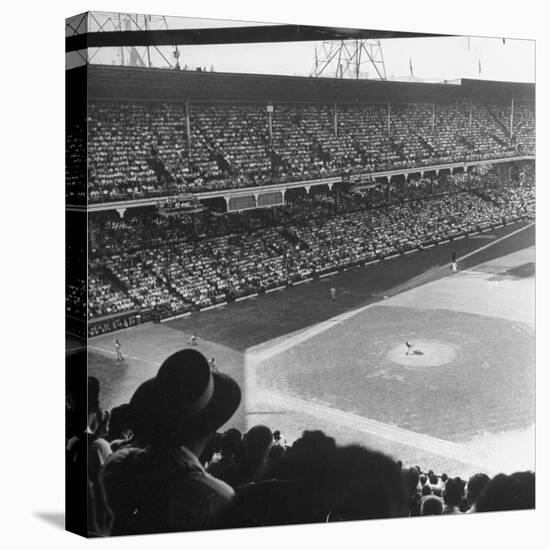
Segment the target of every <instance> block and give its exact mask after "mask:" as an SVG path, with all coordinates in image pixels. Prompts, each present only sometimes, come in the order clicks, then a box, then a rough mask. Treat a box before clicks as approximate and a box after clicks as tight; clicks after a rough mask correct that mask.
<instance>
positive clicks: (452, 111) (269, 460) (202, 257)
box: [66, 66, 535, 535]
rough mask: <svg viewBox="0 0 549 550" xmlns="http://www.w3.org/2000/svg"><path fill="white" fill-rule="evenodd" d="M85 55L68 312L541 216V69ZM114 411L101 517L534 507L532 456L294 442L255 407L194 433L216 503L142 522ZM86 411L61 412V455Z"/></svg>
mask: <svg viewBox="0 0 549 550" xmlns="http://www.w3.org/2000/svg"><path fill="white" fill-rule="evenodd" d="M88 70H89V71H90V76H91V77H92V78H91V79H90V83H91V84H90V94H89V99H88V105H87V118H86V120H85V121H78V122H76V123H74V124H72V125H71V126H70V127H69V128H68V132H67V188H66V189H67V203H68V205H69V206H70V207H72V208H73V209H74V210H78V209H79V207H82V206H83V205H87V211H88V227H87V229H88V249H87V256H88V258H87V259H88V264H87V281H86V280H85V278H84V276H83V275H82V273H83V272H82V269H81V267H82V266H71V265H70V262H71V258H70V254H69V255H68V264H69V265H68V276H67V328H68V330H69V331H72V332H74V333H77V334H80V335H85V336H89V337H93V336H97V335H100V334H103V333H106V332H111V331H116V330H118V329H123V328H128V327H131V326H134V325H137V324H142V323H146V322H159V321H161V320H166V319H171V318H174V317H177V316H180V315H185V314H189V313H190V312H193V313H194V312H199V311H200V310H201V309H204V308H209V307H212V306H216V305H220V304H228V307H230V303H231V302H233V301H235V300H238V299H240V298H243V297H246V296H251V295H261V294H262V293H265V292H267V291H269V290H271V289H274V288H280V287H287V286H291V285H294V284H296V283H298V282H300V281H304V280H311V279H313V280H314V279H315V278H318V277H320V276H322V275H323V274H326V273H334V272H337V271H341V270H344V269H347V268H349V267H355V266H363V265H367V264H369V263H370V262H374V261H383V260H384V259H385V258H389V257H393V256H394V255H396V254H402V253H405V252H408V251H411V250H419V251H421V250H422V249H423V248H426V247H431V246H433V245H437V244H438V243H441V242H447V241H448V240H451V239H455V238H458V237H459V238H462V237H463V236H467V235H469V234H470V233H476V232H478V231H482V230H485V229H489V228H494V227H496V226H498V227H499V226H500V225H502V224H509V223H514V222H517V221H519V220H525V219H534V217H535V175H534V174H535V156H534V155H535V127H534V126H535V125H534V120H535V111H534V103H533V86H529V85H512V84H507V83H487V84H482V83H478V82H475V81H469V82H462V83H461V85H449V84H448V85H428V84H419V85H415V84H403V83H387V82H370V83H368V82H366V83H358V82H356V83H355V82H352V83H341V82H333V83H331V84H330V82H329V79H326V80H325V82H320V81H317V82H314V83H313V84H311V82H310V80H311V79H303V78H290V77H280V78H278V79H277V78H274V77H270V76H266V77H261V76H257V75H252V76H250V75H247V76H240V75H223V74H218V73H207V74H195V73H192V72H189V73H187V72H186V71H180V72H168V71H160V72H158V71H157V72H155V71H151V70H146V69H129V68H115V67H93V66H90V67H89V68H88ZM151 75H152V76H151ZM126 77H127V78H126ZM326 82H328V83H326ZM153 92H154V93H153ZM151 97H154V98H155V99H154V100H150V98H151ZM404 97H405V98H407V99H406V100H404V99H403V98H404ZM199 98H202V99H199ZM204 98H206V99H204ZM361 98H362V99H361ZM382 98H385V99H384V100H382ZM267 107H269V108H268V109H267ZM86 140H87V150H86V148H85V147H83V144H84V142H85V141H86ZM191 195H192V196H193V197H194V198H191V199H189V198H188V197H190V196H191ZM181 197H184V198H183V199H182V198H181ZM166 201H172V202H166ZM196 201H199V203H200V207H199V208H198V207H196V205H197V204H198V203H197V202H196ZM166 204H169V206H170V212H171V213H173V211H175V214H176V215H171V213H170V215H167V214H166V211H167V209H166V207H165V206H166ZM178 209H179V212H177V210H178ZM191 210H192V211H191ZM68 247H69V251H70V247H71V236H70V235H69V236H68ZM71 267H73V268H74V269H71ZM73 275H74V276H73ZM202 359H203V358H202ZM202 359H199V360H197V361H198V362H200V361H202ZM92 382H93V384H92V386H93V385H94V384H95V383H96V382H97V381H96V380H92ZM89 387H90V386H89ZM89 387H88V389H89ZM98 392H99V387H98V383H97V393H98ZM97 399H98V398H97ZM71 406H72V407H74V408H77V406H78V405H77V404H76V405H75V404H70V403H69V409H70V408H71ZM155 406H157V405H155ZM115 410H116V412H115ZM115 410H113V411H112V415H111V418H110V425H109V419H108V418H106V419H105V416H104V415H103V413H102V411H101V410H100V408H99V406H98V405H97V407H96V410H94V411H92V413H93V414H94V415H96V418H95V421H94V422H95V424H94V426H93V430H95V435H93V436H92V437H90V436H89V435H88V439H87V441H89V442H91V443H92V444H91V445H90V446H89V449H88V456H91V457H92V459H93V460H94V461H95V462H94V467H93V468H92V470H93V471H91V472H88V475H89V476H91V477H90V478H89V480H90V486H89V487H90V491H91V497H92V500H93V502H92V503H91V506H90V508H89V509H88V511H89V512H90V513H91V514H92V516H93V517H91V518H90V522H91V523H90V533H91V534H99V535H103V534H131V533H140V532H158V531H165V530H184V529H201V528H208V527H234V526H253V525H278V524H281V523H307V522H316V521H336V520H339V519H363V518H374V517H401V516H417V515H438V514H442V513H445V514H450V513H461V512H466V511H489V510H497V509H517V508H531V507H533V506H534V479H535V478H534V474H532V473H531V472H519V473H516V474H513V475H511V476H495V477H494V478H493V479H490V478H489V477H488V476H487V475H486V474H484V473H479V474H477V475H476V476H473V477H471V478H470V479H469V480H468V481H466V480H462V479H461V478H459V477H455V478H450V477H448V476H447V475H446V474H444V473H443V472H438V473H434V472H433V471H431V470H430V469H429V465H426V466H425V465H422V466H410V467H407V468H404V467H403V466H402V463H401V462H395V461H394V460H392V459H390V458H388V457H387V456H385V455H383V454H381V453H376V452H373V451H369V450H367V449H365V448H362V447H359V446H349V447H343V446H340V445H337V444H336V442H335V441H334V440H333V439H332V438H331V437H328V436H326V435H325V434H324V433H321V432H305V433H304V434H303V436H302V437H301V438H299V439H297V440H296V441H294V442H289V441H285V440H284V438H283V436H281V434H280V433H279V432H276V431H275V432H273V431H271V429H269V428H268V427H266V426H263V425H259V426H255V427H254V428H251V429H250V430H248V431H247V432H246V433H244V434H243V433H242V432H241V431H239V430H236V429H232V430H228V431H225V432H224V433H222V434H221V433H219V434H217V436H216V438H215V439H214V440H213V443H212V445H211V446H210V447H208V448H204V449H202V451H203V453H204V454H203V455H201V456H200V458H201V462H202V465H204V466H205V468H206V470H207V471H208V472H209V474H212V475H214V476H215V477H216V478H217V479H221V480H223V481H224V482H226V484H227V486H226V487H225V484H224V485H223V487H225V488H223V491H225V492H226V493H224V494H225V497H224V498H225V500H226V502H224V504H227V502H228V501H231V502H232V504H231V506H229V507H225V508H224V513H223V514H221V515H219V514H213V513H206V512H204V510H203V509H202V508H201V509H200V510H199V514H202V515H201V516H200V517H195V516H196V514H195V512H196V509H194V510H193V511H192V512H189V510H188V509H185V513H186V514H188V515H187V516H186V518H187V519H189V518H190V519H189V523H185V522H186V521H187V519H184V521H182V522H178V518H177V517H175V516H174V517H171V516H170V517H167V516H166V517H160V514H159V513H158V511H156V512H155V511H154V510H149V509H147V505H146V504H145V505H144V508H141V510H145V520H144V521H145V523H141V524H140V525H138V524H136V523H134V524H132V523H131V522H132V521H136V520H135V517H138V515H137V516H136V515H135V514H136V512H135V510H133V509H132V508H131V506H133V504H134V503H135V502H136V499H137V501H139V499H141V498H142V496H143V494H145V493H146V491H147V490H149V489H150V490H151V491H152V492H153V494H156V492H157V491H158V490H159V487H160V489H161V488H162V486H155V485H154V480H151V479H145V481H144V482H143V479H144V478H143V477H141V474H140V471H139V468H141V467H143V468H146V466H147V461H148V460H149V459H150V457H148V456H145V455H146V454H147V453H146V452H145V451H143V452H142V453H141V451H139V453H141V454H139V453H137V454H139V456H137V458H136V462H134V463H133V466H136V464H137V463H139V462H140V461H141V460H144V463H143V464H144V466H143V465H139V464H138V465H137V466H136V470H135V472H133V471H132V473H130V474H128V476H127V479H126V478H124V476H125V475H126V474H125V473H123V475H122V474H121V472H120V471H118V472H117V460H118V458H120V457H122V458H121V464H123V463H124V460H126V458H127V457H128V456H129V455H131V453H132V449H134V450H135V449H136V448H137V447H139V442H140V439H139V438H140V437H141V436H145V435H146V434H142V433H140V430H142V429H144V426H143V425H137V424H135V422H136V421H135V418H131V417H130V416H129V413H128V405H127V404H125V405H123V406H122V407H118V408H117V409H115ZM71 412H74V410H72V409H71V410H69V417H70V414H71ZM89 413H90V411H89V410H88V418H89ZM219 427H220V426H216V428H219ZM274 427H276V426H274ZM274 427H273V428H274ZM79 429H80V426H77V427H75V426H71V425H70V424H69V425H68V431H67V442H68V455H67V456H68V457H69V462H70V461H71V460H73V459H74V453H75V451H74V449H75V448H76V447H75V445H78V441H79V439H78V438H79V437H80V438H81V434H80V432H79ZM149 435H150V434H149ZM145 439H146V438H145ZM147 448H148V447H147ZM120 451H122V454H120ZM113 453H114V454H113ZM126 455H127V456H126ZM113 457H114V458H113ZM130 458H131V457H130ZM185 460H186V459H185ZM104 463H106V464H107V466H108V467H107V468H106V469H105V468H103V464H104ZM109 464H110V466H109ZM341 464H345V465H346V468H348V469H347V470H346V469H345V468H343V469H342V468H339V466H340V465H341ZM202 465H201V466H200V467H198V466H196V464H195V465H193V467H195V466H196V468H199V469H200V472H201V473H200V475H201V476H202V475H206V473H205V472H206V470H204V467H203V466H202ZM133 466H132V467H133ZM109 468H110V470H109ZM124 468H125V466H124ZM130 469H131V468H130ZM122 470H123V468H122ZM112 472H114V474H113V475H114V477H109V475H110V474H111V473H112ZM126 473H127V472H126ZM141 473H142V472H141ZM134 474H135V476H134V477H132V476H133V475H134ZM438 474H442V475H438ZM117 476H119V477H118V478H117ZM145 477H146V476H145ZM121 478H124V479H121ZM357 479H361V480H363V481H364V483H365V484H366V486H367V487H366V488H367V490H368V491H369V493H368V494H369V495H370V497H371V498H370V497H369V500H368V499H367V502H366V503H365V502H364V501H363V500H361V499H362V498H363V494H362V493H361V495H360V496H359V494H358V493H359V491H358V490H355V488H356V486H357V485H356V480H357ZM380 480H382V481H380ZM142 482H143V483H151V485H150V486H149V487H148V489H147V487H146V486H145V485H143V483H142ZM164 482H166V480H165V479H164V480H162V483H164ZM101 485H102V486H103V489H101ZM359 485H360V484H359ZM120 487H122V489H123V490H122V493H123V494H122V493H119V492H118V491H119V489H120ZM105 488H106V489H105ZM242 488H244V489H242ZM359 488H360V490H362V489H363V488H364V487H362V486H360V487H359ZM233 489H234V490H236V497H235V496H234V495H235V493H234V492H233ZM109 491H111V492H109ZM368 491H366V492H368ZM121 494H122V497H123V498H122V500H123V501H118V500H117V499H118V497H120V495H121ZM372 495H373V496H372ZM88 496H90V494H89V495H88ZM229 497H230V498H229ZM105 499H106V500H105ZM124 499H126V500H124ZM153 500H154V499H153ZM160 500H162V499H160ZM187 500H188V501H189V502H186V501H185V499H182V500H181V502H182V503H183V504H185V505H188V506H190V507H192V506H193V502H191V501H190V500H189V499H187ZM151 502H152V501H151ZM164 504H166V503H164ZM164 504H163V505H164ZM166 506H167V509H166V512H169V513H171V512H173V510H172V509H171V508H170V505H169V504H168V505H166ZM176 507H177V506H176ZM136 510H137V508H136ZM180 511H181V510H178V512H180ZM112 514H114V524H112V523H111V521H112V520H113V517H112ZM117 514H118V517H117ZM132 514H134V516H132ZM147 514H149V515H147ZM120 518H122V520H120ZM138 520H139V518H138ZM172 520H173V521H172ZM139 521H143V520H142V519H140V520H139ZM138 523H139V522H138Z"/></svg>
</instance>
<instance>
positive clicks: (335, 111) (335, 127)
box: [334, 103, 338, 137]
mask: <svg viewBox="0 0 549 550" xmlns="http://www.w3.org/2000/svg"><path fill="white" fill-rule="evenodd" d="M334 136H335V137H338V136H337V103H334Z"/></svg>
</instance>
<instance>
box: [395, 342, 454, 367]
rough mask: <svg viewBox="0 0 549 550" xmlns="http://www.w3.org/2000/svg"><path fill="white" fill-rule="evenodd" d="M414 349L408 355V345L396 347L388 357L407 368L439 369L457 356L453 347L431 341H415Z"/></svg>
mask: <svg viewBox="0 0 549 550" xmlns="http://www.w3.org/2000/svg"><path fill="white" fill-rule="evenodd" d="M412 343H413V344H414V347H413V348H412V349H411V351H409V352H408V355H406V345H405V344H404V342H402V344H401V345H399V346H396V347H394V348H393V349H392V350H391V351H389V353H388V354H387V357H388V358H389V359H390V360H391V361H393V362H394V363H398V364H399V365H404V366H405V367H413V368H415V367H439V366H441V365H446V364H448V363H451V362H452V361H453V360H454V359H455V358H456V355H457V351H456V349H455V348H454V347H453V346H450V345H448V344H443V343H442V342H433V341H429V340H418V341H415V340H414V341H413V342H412Z"/></svg>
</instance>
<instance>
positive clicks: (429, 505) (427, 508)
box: [420, 495, 444, 516]
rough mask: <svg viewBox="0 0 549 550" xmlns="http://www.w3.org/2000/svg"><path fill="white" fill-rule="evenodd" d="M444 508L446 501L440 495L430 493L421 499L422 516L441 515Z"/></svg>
mask: <svg viewBox="0 0 549 550" xmlns="http://www.w3.org/2000/svg"><path fill="white" fill-rule="evenodd" d="M443 510H444V501H443V500H442V499H441V498H440V497H436V496H434V495H428V496H425V497H423V498H422V499H421V511H420V515H422V516H440V515H442V512H443Z"/></svg>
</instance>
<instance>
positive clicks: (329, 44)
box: [312, 39, 387, 80]
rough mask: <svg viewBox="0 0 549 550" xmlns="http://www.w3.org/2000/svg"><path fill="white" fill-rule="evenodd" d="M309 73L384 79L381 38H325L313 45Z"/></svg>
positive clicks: (385, 76)
mask: <svg viewBox="0 0 549 550" xmlns="http://www.w3.org/2000/svg"><path fill="white" fill-rule="evenodd" d="M312 76H315V77H319V76H332V77H333V76H335V77H336V78H355V79H358V78H373V79H379V80H387V74H386V72H385V61H384V60H383V50H382V49H381V41H380V40H377V39H365V40H339V41H333V40H329V41H324V42H322V44H321V45H320V47H319V48H317V47H315V64H314V67H313V71H312Z"/></svg>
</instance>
